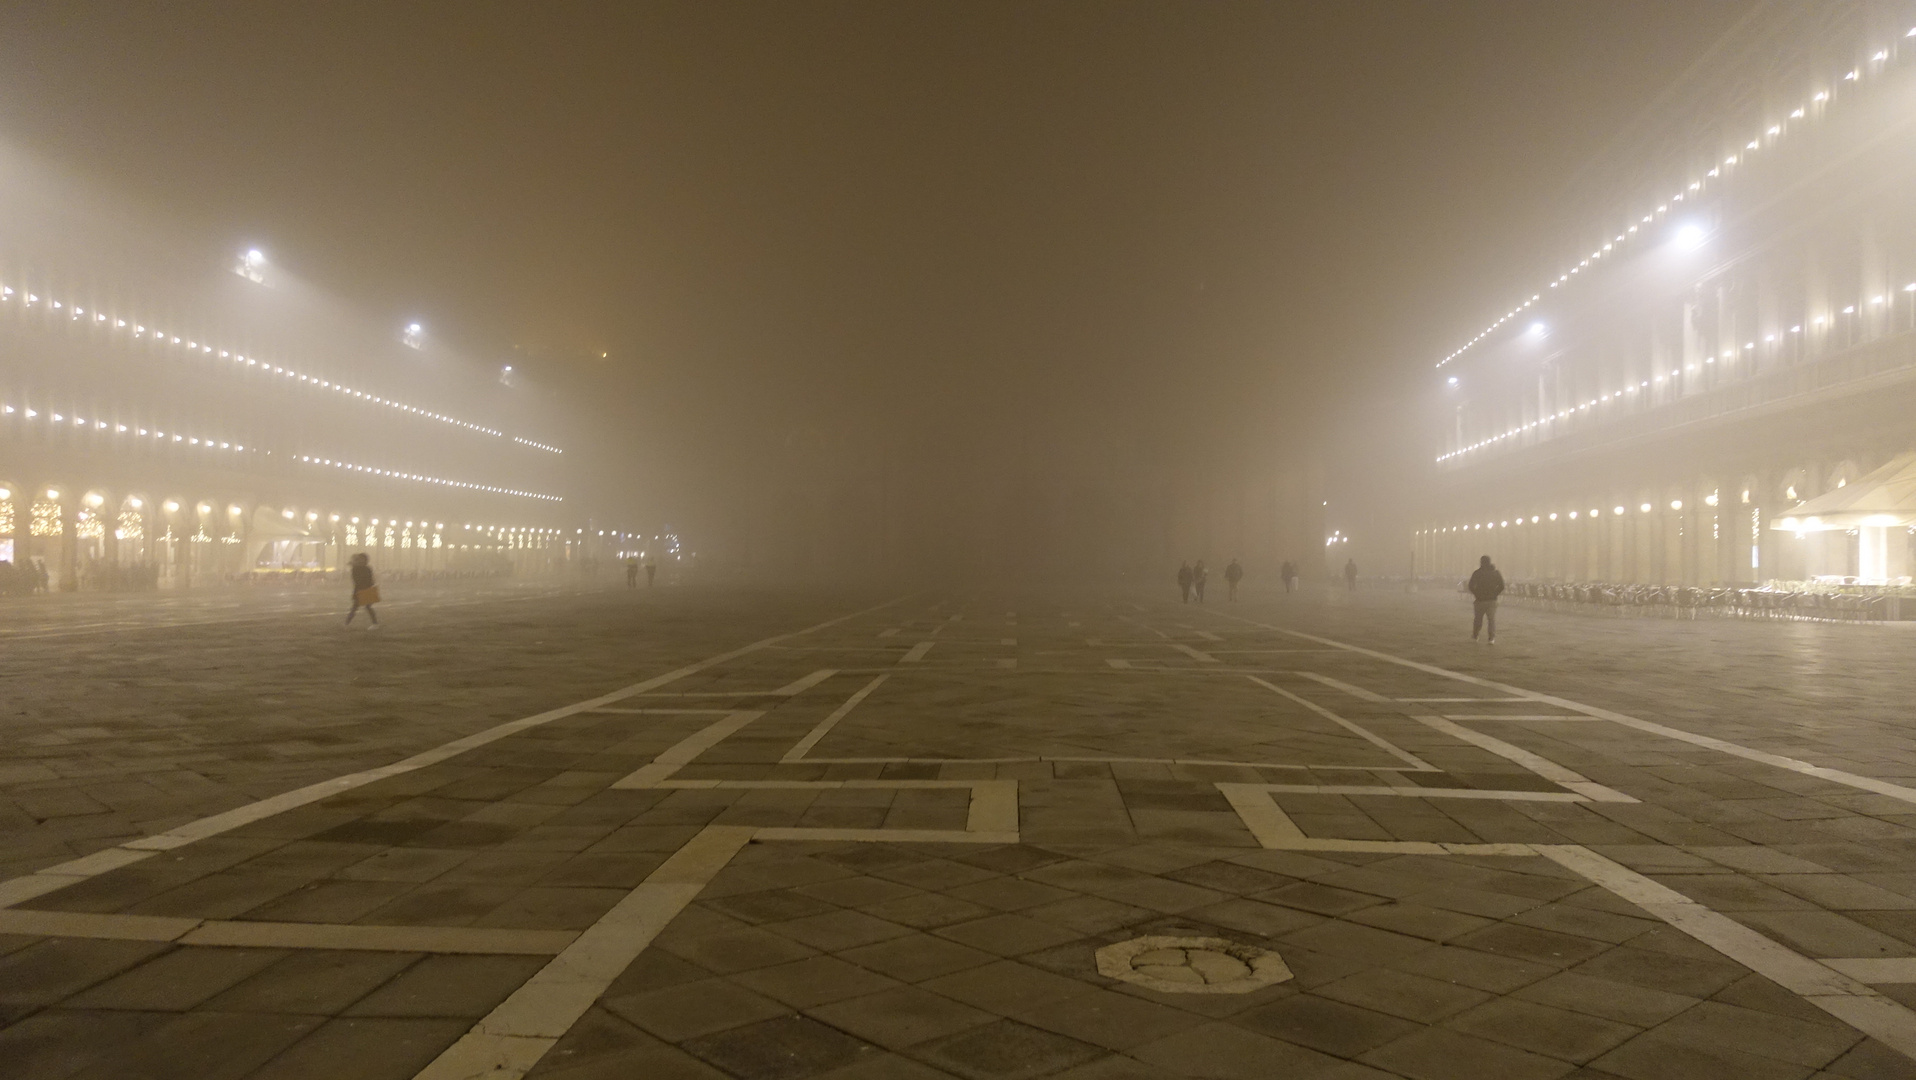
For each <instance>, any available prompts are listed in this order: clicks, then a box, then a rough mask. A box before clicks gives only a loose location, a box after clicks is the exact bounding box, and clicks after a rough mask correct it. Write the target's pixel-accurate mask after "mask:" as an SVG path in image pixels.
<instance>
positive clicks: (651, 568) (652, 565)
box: [645, 562, 659, 589]
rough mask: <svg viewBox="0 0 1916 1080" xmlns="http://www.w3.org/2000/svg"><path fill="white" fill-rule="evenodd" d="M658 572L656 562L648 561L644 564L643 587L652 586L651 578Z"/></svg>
mask: <svg viewBox="0 0 1916 1080" xmlns="http://www.w3.org/2000/svg"><path fill="white" fill-rule="evenodd" d="M658 572H659V564H658V563H656V562H648V563H646V564H645V587H646V588H648V589H649V588H651V587H652V578H653V577H655V576H656V575H657V574H658Z"/></svg>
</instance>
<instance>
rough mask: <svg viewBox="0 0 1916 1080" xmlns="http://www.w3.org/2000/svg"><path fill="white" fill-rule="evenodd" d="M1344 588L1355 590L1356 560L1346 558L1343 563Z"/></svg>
mask: <svg viewBox="0 0 1916 1080" xmlns="http://www.w3.org/2000/svg"><path fill="white" fill-rule="evenodd" d="M1344 588H1346V589H1349V590H1350V591H1351V592H1356V591H1357V560H1356V559H1348V560H1346V561H1345V563H1344Z"/></svg>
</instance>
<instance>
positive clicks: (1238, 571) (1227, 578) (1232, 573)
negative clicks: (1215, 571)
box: [1224, 559, 1244, 603]
mask: <svg viewBox="0 0 1916 1080" xmlns="http://www.w3.org/2000/svg"><path fill="white" fill-rule="evenodd" d="M1243 580H1244V564H1243V563H1240V562H1238V561H1237V560H1236V559H1232V560H1231V565H1229V566H1227V567H1225V568H1224V586H1225V594H1224V598H1225V599H1226V600H1228V601H1230V602H1232V603H1235V602H1236V601H1237V583H1238V582H1240V581H1243Z"/></svg>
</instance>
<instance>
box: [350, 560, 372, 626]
mask: <svg viewBox="0 0 1916 1080" xmlns="http://www.w3.org/2000/svg"><path fill="white" fill-rule="evenodd" d="M352 574H353V609H352V610H351V611H348V612H347V613H346V625H347V626H351V625H352V624H353V616H355V615H357V614H359V609H360V608H362V607H363V608H365V609H366V617H367V618H368V619H371V620H372V621H373V624H372V625H371V626H369V627H367V629H368V630H377V629H379V613H378V612H376V611H374V610H373V605H374V604H377V603H379V584H378V582H376V581H374V580H373V564H372V560H371V559H370V558H368V557H367V555H366V553H365V552H363V551H362V552H360V553H359V554H357V555H354V556H353V561H352Z"/></svg>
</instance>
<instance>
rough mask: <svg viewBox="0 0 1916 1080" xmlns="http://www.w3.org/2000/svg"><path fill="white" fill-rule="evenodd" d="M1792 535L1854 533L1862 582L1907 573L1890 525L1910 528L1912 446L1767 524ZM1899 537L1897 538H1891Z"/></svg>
mask: <svg viewBox="0 0 1916 1080" xmlns="http://www.w3.org/2000/svg"><path fill="white" fill-rule="evenodd" d="M1770 527H1771V528H1773V529H1780V530H1782V531H1784V532H1792V533H1797V534H1802V533H1812V532H1834V531H1839V530H1840V531H1843V532H1848V531H1850V530H1852V529H1854V530H1856V534H1857V538H1858V540H1857V556H1858V558H1857V563H1858V566H1857V575H1858V576H1859V577H1860V578H1862V579H1863V580H1864V581H1866V582H1873V581H1889V580H1891V579H1894V578H1904V577H1907V576H1908V575H1909V573H1910V570H1911V566H1910V562H1911V559H1910V553H1909V544H1908V542H1907V539H1905V538H1902V537H1896V536H1894V535H1892V533H1891V530H1904V529H1911V528H1916V450H1911V451H1908V452H1906V453H1902V454H1898V455H1897V456H1896V457H1894V458H1891V459H1890V460H1889V462H1888V463H1886V464H1884V465H1883V467H1882V468H1880V469H1877V470H1876V471H1874V472H1872V473H1870V474H1868V475H1867V476H1864V477H1862V478H1860V479H1858V480H1857V481H1856V482H1855V483H1851V484H1846V485H1844V486H1842V487H1839V488H1837V489H1835V490H1834V491H1827V492H1824V493H1823V494H1821V495H1818V496H1817V497H1816V498H1814V499H1811V500H1809V501H1808V502H1804V503H1799V504H1797V505H1796V506H1794V507H1791V508H1790V510H1789V512H1788V514H1787V515H1786V516H1784V517H1782V518H1780V519H1778V520H1777V521H1775V522H1773V523H1772V524H1771V526H1770ZM1898 539H1903V540H1904V542H1903V543H1896V542H1895V541H1896V540H1898Z"/></svg>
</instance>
